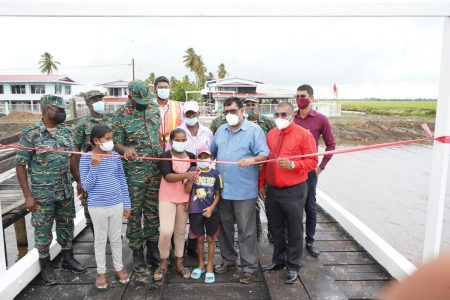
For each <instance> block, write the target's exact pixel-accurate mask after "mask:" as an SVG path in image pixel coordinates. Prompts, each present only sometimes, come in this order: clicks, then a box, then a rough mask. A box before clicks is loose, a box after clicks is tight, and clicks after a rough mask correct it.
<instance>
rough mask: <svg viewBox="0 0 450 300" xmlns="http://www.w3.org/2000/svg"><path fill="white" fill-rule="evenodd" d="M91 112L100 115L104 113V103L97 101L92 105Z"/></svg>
mask: <svg viewBox="0 0 450 300" xmlns="http://www.w3.org/2000/svg"><path fill="white" fill-rule="evenodd" d="M92 110H93V111H94V112H96V113H98V114H102V113H103V112H104V111H105V103H104V102H103V101H97V102H95V103H94V104H92Z"/></svg>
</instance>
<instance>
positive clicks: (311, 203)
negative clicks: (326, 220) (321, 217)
mask: <svg viewBox="0 0 450 300" xmlns="http://www.w3.org/2000/svg"><path fill="white" fill-rule="evenodd" d="M306 182H307V184H308V195H307V196H306V204H305V213H306V225H305V234H306V236H305V241H306V243H307V244H312V243H314V234H315V233H316V223H317V204H316V187H317V173H316V170H312V171H311V172H309V173H308V180H307V181H306Z"/></svg>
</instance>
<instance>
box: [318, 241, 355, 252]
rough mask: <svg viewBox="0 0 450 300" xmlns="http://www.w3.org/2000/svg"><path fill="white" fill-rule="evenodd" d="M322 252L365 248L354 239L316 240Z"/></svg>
mask: <svg viewBox="0 0 450 300" xmlns="http://www.w3.org/2000/svg"><path fill="white" fill-rule="evenodd" d="M314 245H316V246H317V247H318V248H319V249H320V251H322V252H327V251H331V252H338V251H339V252H344V251H364V249H363V248H362V247H361V246H360V245H358V244H357V243H356V242H354V241H316V242H314Z"/></svg>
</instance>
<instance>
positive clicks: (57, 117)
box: [53, 111, 66, 124]
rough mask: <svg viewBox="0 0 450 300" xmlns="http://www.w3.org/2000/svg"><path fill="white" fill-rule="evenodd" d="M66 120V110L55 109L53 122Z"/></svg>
mask: <svg viewBox="0 0 450 300" xmlns="http://www.w3.org/2000/svg"><path fill="white" fill-rule="evenodd" d="M65 120H66V112H65V111H57V112H56V113H55V116H54V117H53V122H55V124H61V123H63V122H64V121H65Z"/></svg>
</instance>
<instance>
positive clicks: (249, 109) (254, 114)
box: [209, 97, 275, 241]
mask: <svg viewBox="0 0 450 300" xmlns="http://www.w3.org/2000/svg"><path fill="white" fill-rule="evenodd" d="M244 105H245V118H246V119H247V120H249V121H252V122H253V123H256V124H258V125H259V127H261V129H262V130H263V131H264V134H266V135H267V133H268V132H269V131H270V130H272V129H273V128H275V122H274V121H273V120H272V119H269V118H268V117H266V116H264V115H262V114H261V113H260V112H259V111H258V106H259V99H258V98H256V97H247V98H245V99H244ZM226 122H227V121H226V120H225V117H224V116H223V115H220V116H218V117H217V118H215V119H214V120H213V121H212V123H211V125H210V127H209V128H210V129H211V131H212V132H213V133H215V132H216V130H217V129H218V128H219V127H220V126H221V125H222V124H225V123H226ZM255 203H256V234H257V236H258V241H259V240H260V239H261V233H262V227H261V219H260V217H259V212H260V211H261V207H260V206H259V201H256V202H255ZM268 237H269V239H270V240H271V233H270V230H269V233H268Z"/></svg>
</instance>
